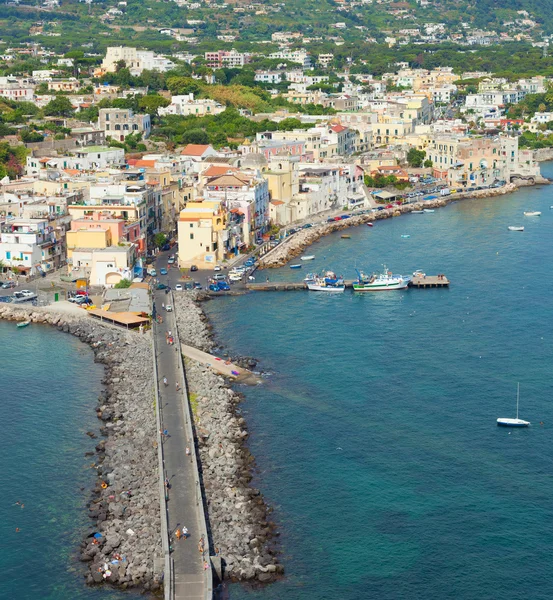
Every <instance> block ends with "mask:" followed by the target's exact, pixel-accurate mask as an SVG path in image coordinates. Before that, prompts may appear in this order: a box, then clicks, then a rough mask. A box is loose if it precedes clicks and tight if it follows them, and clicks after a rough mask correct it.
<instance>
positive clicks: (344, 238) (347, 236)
mask: <svg viewBox="0 0 553 600" xmlns="http://www.w3.org/2000/svg"><path fill="white" fill-rule="evenodd" d="M340 237H341V238H342V239H343V240H351V235H341V236H340Z"/></svg>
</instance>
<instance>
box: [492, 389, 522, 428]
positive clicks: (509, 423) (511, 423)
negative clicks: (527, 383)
mask: <svg viewBox="0 0 553 600" xmlns="http://www.w3.org/2000/svg"><path fill="white" fill-rule="evenodd" d="M519 396H520V383H517V416H516V419H506V418H499V419H497V424H498V425H501V426H502V427H528V425H530V421H523V420H522V419H519V418H518V400H519Z"/></svg>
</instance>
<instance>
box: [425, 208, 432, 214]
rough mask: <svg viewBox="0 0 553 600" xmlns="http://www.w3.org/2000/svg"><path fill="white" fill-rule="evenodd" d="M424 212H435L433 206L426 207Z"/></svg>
mask: <svg viewBox="0 0 553 600" xmlns="http://www.w3.org/2000/svg"><path fill="white" fill-rule="evenodd" d="M423 212H425V213H433V212H434V209H433V208H425V209H424V210H423Z"/></svg>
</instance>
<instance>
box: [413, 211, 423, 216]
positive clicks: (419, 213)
mask: <svg viewBox="0 0 553 600" xmlns="http://www.w3.org/2000/svg"><path fill="white" fill-rule="evenodd" d="M411 214H412V215H424V210H412V211H411Z"/></svg>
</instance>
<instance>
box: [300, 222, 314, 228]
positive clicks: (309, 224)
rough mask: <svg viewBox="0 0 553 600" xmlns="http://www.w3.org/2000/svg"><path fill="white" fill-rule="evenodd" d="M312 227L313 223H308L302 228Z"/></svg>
mask: <svg viewBox="0 0 553 600" xmlns="http://www.w3.org/2000/svg"><path fill="white" fill-rule="evenodd" d="M310 227H313V223H306V224H305V225H304V226H303V227H302V229H309V228H310Z"/></svg>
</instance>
